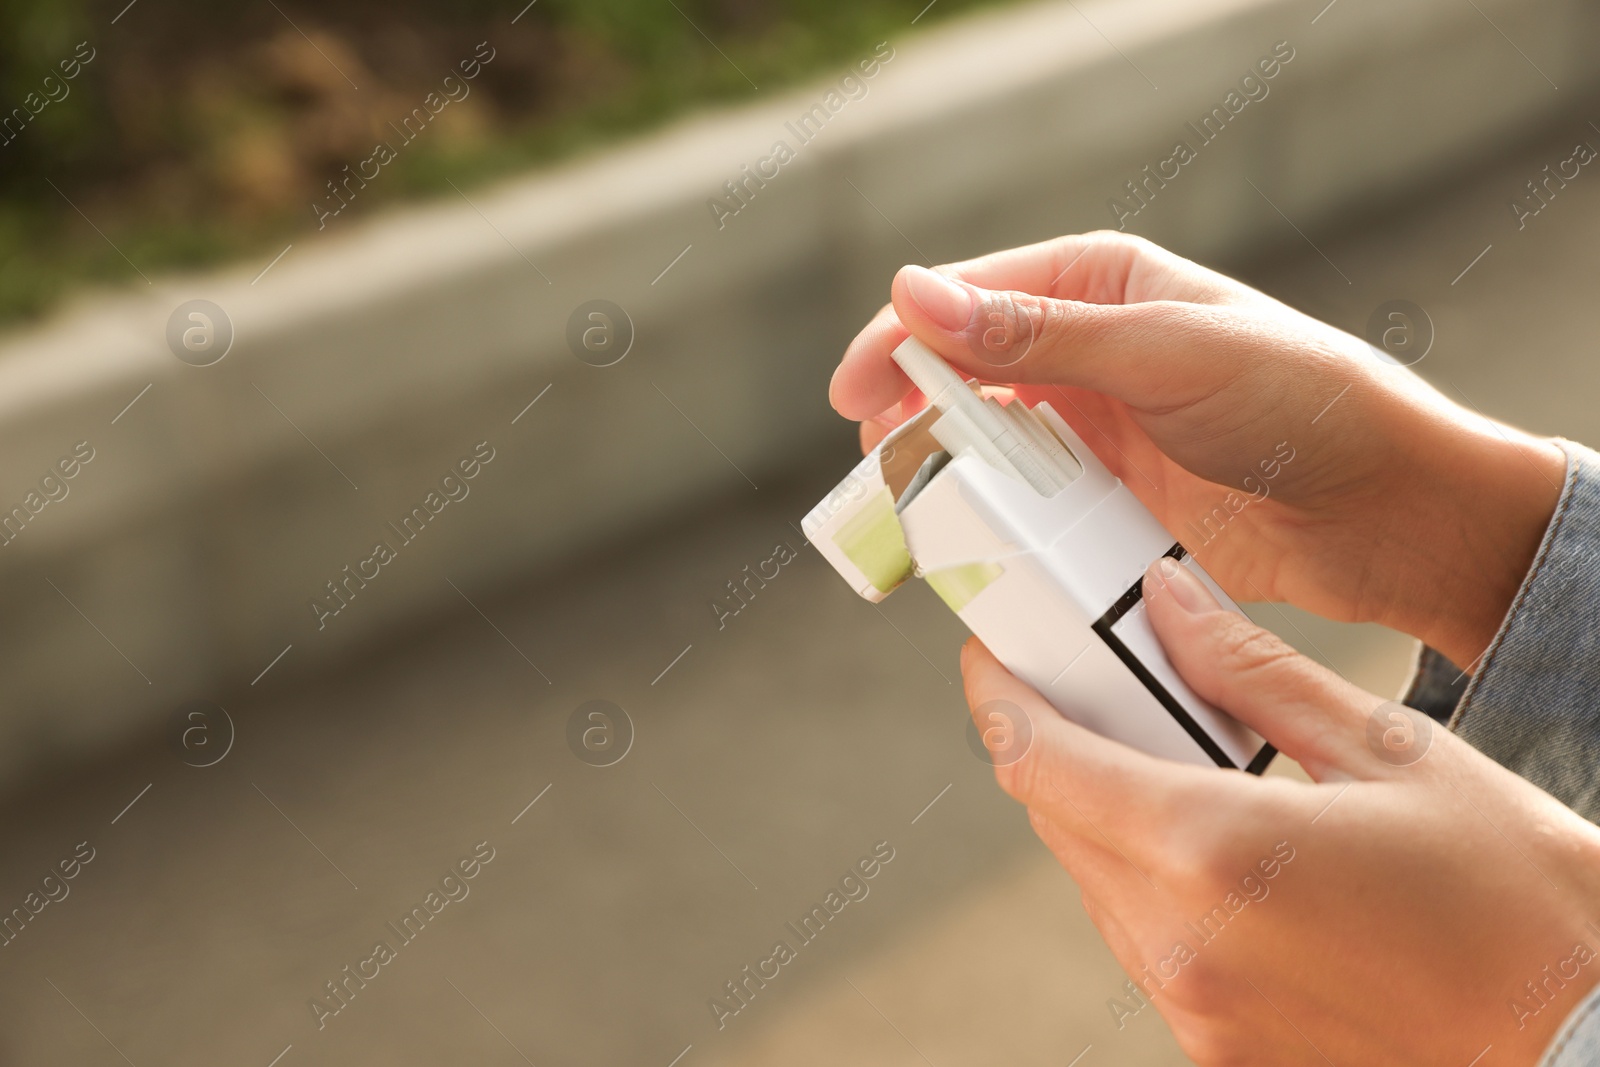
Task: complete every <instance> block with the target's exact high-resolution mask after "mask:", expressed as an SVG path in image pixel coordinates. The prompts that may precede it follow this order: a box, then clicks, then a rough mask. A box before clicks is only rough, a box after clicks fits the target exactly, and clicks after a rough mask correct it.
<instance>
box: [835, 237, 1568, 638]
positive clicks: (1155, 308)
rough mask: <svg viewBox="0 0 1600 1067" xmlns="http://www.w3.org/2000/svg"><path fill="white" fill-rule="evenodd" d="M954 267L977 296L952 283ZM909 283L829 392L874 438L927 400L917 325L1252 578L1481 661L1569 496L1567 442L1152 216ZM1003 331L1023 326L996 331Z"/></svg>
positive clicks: (1182, 533) (1223, 580)
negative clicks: (1206, 261)
mask: <svg viewBox="0 0 1600 1067" xmlns="http://www.w3.org/2000/svg"><path fill="white" fill-rule="evenodd" d="M941 277H942V278H946V279H950V280H951V282H950V283H949V284H953V285H954V286H955V287H956V292H957V294H960V295H961V296H964V297H965V299H966V301H967V303H968V307H967V308H966V309H962V308H960V307H959V306H955V307H954V308H953V309H952V308H951V307H950V301H949V299H948V297H941V294H940V292H939V289H940V286H941V282H940V278H941ZM914 289H915V290H916V292H914V291H913V290H914ZM892 295H893V303H892V304H890V305H889V306H887V307H885V308H884V309H883V310H882V311H880V312H879V313H878V315H877V316H876V317H875V318H874V319H873V320H872V322H870V323H869V324H868V325H867V326H866V328H865V329H863V330H862V331H861V333H860V334H859V335H858V336H857V337H856V339H855V340H854V341H853V342H852V343H851V344H850V346H849V348H848V349H847V350H846V352H845V356H844V359H843V361H842V362H841V363H840V365H839V368H838V370H837V371H836V372H835V373H834V377H833V384H832V388H831V390H830V397H831V400H832V402H833V406H834V407H835V408H836V409H837V410H838V411H839V413H840V414H841V415H844V416H845V417H846V418H850V419H855V420H858V421H861V422H863V423H864V424H865V425H864V428H863V442H864V443H869V444H870V443H872V442H875V441H876V440H877V439H879V438H881V437H882V435H883V433H885V432H887V429H888V428H889V427H892V426H894V425H895V424H896V423H897V422H899V421H900V420H901V419H902V418H904V417H906V416H908V415H910V414H911V413H913V412H914V411H916V410H918V409H919V408H920V406H921V405H922V403H923V401H922V398H921V396H920V394H915V393H913V391H912V388H911V383H910V382H909V380H907V379H906V377H905V376H904V375H903V374H902V373H901V372H900V369H899V368H898V367H896V366H895V365H894V363H893V361H892V360H891V359H890V356H889V353H890V352H891V351H892V350H893V349H894V347H895V346H896V345H897V344H899V343H900V341H901V340H903V339H904V338H905V337H906V335H907V333H908V332H914V333H915V334H916V335H917V336H918V337H919V338H921V339H922V340H923V341H924V342H926V343H927V344H928V345H929V346H930V347H932V348H933V349H934V350H935V351H937V352H939V353H940V354H941V355H943V356H944V357H945V358H946V359H947V360H948V361H949V362H950V364H951V365H952V366H954V367H956V368H957V369H958V370H960V371H964V372H965V373H967V374H969V375H972V376H976V377H979V378H981V379H983V380H987V381H998V382H1001V383H1005V384H1011V385H1014V386H1015V388H1016V391H1017V393H1018V394H1019V395H1020V396H1021V397H1022V398H1023V399H1024V400H1025V401H1027V402H1028V403H1029V404H1032V403H1035V402H1037V401H1039V400H1046V401H1049V402H1050V403H1051V406H1053V407H1055V408H1056V410H1057V411H1058V412H1059V413H1060V414H1061V416H1062V417H1063V418H1065V419H1066V420H1067V421H1068V422H1069V423H1071V424H1072V427H1073V429H1075V430H1076V431H1078V433H1079V435H1080V436H1082V437H1083V439H1084V441H1085V442H1087V443H1088V445H1089V447H1090V448H1092V449H1093V450H1094V451H1095V454H1096V455H1097V456H1098V457H1099V458H1100V459H1101V461H1102V462H1104V463H1105V464H1106V466H1108V467H1109V468H1111V471H1112V472H1113V473H1114V474H1116V475H1117V476H1118V477H1119V478H1121V479H1122V481H1123V482H1124V483H1125V484H1126V485H1127V486H1128V487H1129V489H1131V490H1132V491H1133V492H1134V494H1136V495H1137V496H1138V497H1139V499H1140V500H1142V501H1143V502H1144V504H1145V505H1146V506H1147V507H1149V508H1150V510H1151V511H1152V512H1153V513H1154V514H1155V516H1156V518H1158V519H1160V520H1161V522H1162V524H1163V525H1165V526H1166V527H1167V529H1168V530H1170V531H1172V532H1173V533H1174V534H1176V535H1178V536H1179V538H1180V539H1181V540H1184V541H1185V547H1186V548H1188V549H1189V550H1190V551H1191V552H1193V553H1194V554H1195V556H1196V557H1197V558H1198V559H1199V560H1200V562H1201V563H1202V565H1203V566H1204V567H1205V568H1206V570H1207V571H1208V572H1209V573H1210V574H1211V575H1212V576H1213V577H1214V578H1216V580H1217V581H1218V582H1219V583H1220V584H1221V585H1222V587H1223V588H1224V589H1226V590H1227V591H1228V592H1229V594H1231V595H1232V596H1234V597H1235V598H1236V599H1239V600H1273V601H1286V602H1289V603H1292V604H1296V605H1298V606H1300V607H1303V608H1305V609H1307V610H1308V611H1312V612H1315V613H1317V614H1319V615H1323V616H1325V617H1328V618H1332V619H1339V620H1343V621H1352V622H1377V623H1382V624H1384V625H1386V626H1389V627H1391V628H1393V629H1396V630H1400V631H1402V632H1404V633H1409V634H1413V635H1415V636H1417V637H1420V638H1422V639H1423V640H1424V641H1427V642H1428V643H1429V644H1430V645H1432V646H1433V647H1434V648H1437V649H1439V650H1440V651H1441V652H1443V653H1444V654H1445V655H1447V656H1449V657H1450V659H1451V660H1452V661H1454V662H1455V663H1457V664H1460V665H1462V666H1467V667H1470V666H1471V665H1473V664H1475V662H1476V661H1477V659H1478V657H1479V656H1480V655H1481V654H1482V653H1483V650H1484V649H1485V648H1486V647H1487V646H1488V643H1489V641H1490V639H1491V638H1492V637H1493V636H1494V633H1495V631H1496V629H1497V628H1498V627H1499V625H1500V621H1501V619H1503V618H1504V616H1505V613H1506V608H1507V606H1508V605H1509V604H1510V602H1511V599H1512V597H1513V596H1515V594H1516V591H1517V588H1518V586H1519V585H1520V583H1521V580H1522V576H1523V575H1524V574H1526V573H1527V570H1528V567H1529V565H1530V564H1531V563H1532V560H1533V556H1534V553H1535V551H1536V550H1537V548H1538V545H1539V540H1540V537H1541V536H1542V534H1543V532H1544V528H1545V526H1546V524H1547V523H1548V521H1549V518H1550V515H1551V514H1552V512H1553V511H1554V508H1555V504H1556V501H1557V499H1558V497H1559V496H1560V487H1561V484H1562V479H1563V477H1564V474H1565V469H1566V461H1565V457H1564V456H1563V454H1562V452H1561V450H1560V449H1559V448H1558V447H1556V445H1555V444H1554V443H1552V442H1550V441H1548V440H1544V439H1540V438H1536V437H1533V436H1531V435H1528V434H1525V433H1523V432H1521V431H1519V430H1516V429H1513V428H1511V427H1508V426H1504V425H1501V424H1499V423H1495V422H1492V421H1490V420H1489V419H1487V418H1485V417H1483V416H1481V415H1479V414H1477V413H1476V412H1474V411H1470V410H1467V409H1464V408H1462V407H1460V406H1459V405H1456V404H1454V403H1452V402H1450V401H1449V400H1447V399H1445V398H1444V397H1443V396H1441V395H1440V394H1439V393H1438V392H1436V391H1435V390H1434V389H1433V388H1432V387H1430V386H1429V385H1428V384H1427V383H1425V382H1423V381H1422V380H1421V379H1420V378H1418V377H1417V376H1416V375H1415V374H1413V373H1411V372H1410V371H1408V370H1406V369H1405V368H1402V367H1397V366H1394V365H1391V364H1388V363H1385V362H1383V361H1382V360H1379V359H1378V358H1376V357H1375V356H1374V355H1373V353H1372V351H1371V349H1369V348H1368V346H1367V345H1366V344H1365V343H1364V342H1362V341H1360V340H1358V339H1356V338H1354V337H1351V336H1350V335H1349V334H1346V333H1344V332H1342V331H1340V330H1336V329H1334V328H1333V327H1331V326H1328V325H1326V324H1324V323H1321V322H1318V321H1317V320H1315V319H1312V318H1310V317H1308V316H1306V315H1303V314H1301V313H1300V312H1298V311H1295V310H1294V309H1293V308H1290V307H1288V306H1286V305H1284V304H1282V303H1280V302H1278V301H1276V300H1273V299H1272V298H1270V297H1268V296H1266V295H1264V294H1262V293H1259V292H1257V291H1256V290H1254V289H1251V288H1250V287H1248V286H1246V285H1242V284H1240V283H1239V282H1236V281H1234V280H1232V279H1230V278H1227V277H1225V276H1223V275H1221V274H1218V273H1216V272H1214V271H1210V270H1207V269H1205V268H1203V267H1200V266H1198V265H1196V264H1194V263H1190V262H1189V261H1187V260H1185V259H1182V258H1180V257H1178V256H1175V255H1173V254H1172V253H1170V252H1167V251H1165V250H1163V249H1161V248H1159V247H1157V246H1155V245H1153V244H1151V243H1150V242H1148V241H1145V240H1143V239H1141V238H1137V237H1131V236H1128V235H1126V234H1120V233H1114V232H1102V233H1091V234H1085V235H1078V236H1070V237H1062V238H1058V239H1056V240H1054V241H1048V242H1045V243H1043V244H1038V245H1031V246H1028V247H1025V248H1018V249H1013V250H1011V251H1007V252H999V253H996V254H994V255H990V256H984V257H982V258H980V259H974V260H969V261H967V262H965V263H957V264H953V265H950V266H945V267H940V268H939V270H938V275H937V276H936V275H934V274H933V273H931V272H929V271H926V270H924V269H922V268H920V267H905V268H903V269H902V270H901V271H900V273H899V274H898V275H896V277H895V279H894V285H893V288H892ZM919 295H920V296H921V300H920V301H919V299H918V296H919ZM930 310H932V311H933V312H934V314H930ZM941 312H943V315H942V316H941ZM941 317H944V322H942V323H941V321H940V318H941ZM1002 333H1003V334H1004V335H1005V336H1006V337H1009V338H1011V339H1012V344H1011V345H1010V346H1009V347H1008V346H1006V345H1004V344H1003V343H1002V344H1001V345H1000V346H998V347H999V348H1000V349H1001V350H1000V351H999V352H996V351H995V347H996V346H995V345H993V343H992V342H993V341H994V339H995V338H997V337H999V336H1000V334H1002ZM1030 339H1031V340H1030ZM986 340H987V341H989V342H991V343H990V344H986V343H985V342H986ZM997 364H1003V365H997ZM1330 403H1332V405H1333V406H1332V407H1329V406H1328V405H1329V404H1330ZM1280 443H1287V445H1288V446H1289V447H1290V448H1292V449H1293V451H1294V456H1295V458H1294V460H1293V461H1292V462H1290V463H1288V464H1286V465H1284V466H1283V468H1282V470H1281V471H1280V472H1279V473H1278V475H1277V477H1276V478H1274V479H1273V480H1272V481H1271V484H1270V495H1269V496H1268V498H1267V499H1265V500H1261V501H1259V502H1257V503H1252V504H1250V505H1249V506H1248V507H1246V508H1244V509H1243V510H1242V511H1241V512H1239V513H1238V514H1237V515H1236V516H1235V517H1233V518H1232V519H1231V521H1229V522H1228V523H1227V524H1226V526H1225V528H1224V532H1223V533H1222V534H1221V535H1220V536H1217V537H1216V538H1215V539H1214V540H1212V541H1210V542H1209V543H1200V541H1201V539H1199V538H1195V537H1194V536H1193V530H1194V529H1196V528H1201V527H1202V525H1203V523H1204V522H1205V520H1206V517H1207V516H1208V515H1212V514H1214V509H1216V508H1218V507H1226V504H1225V500H1226V497H1227V494H1228V492H1229V491H1230V490H1231V491H1234V492H1235V493H1236V494H1237V496H1238V497H1243V496H1247V495H1250V489H1251V488H1252V487H1253V486H1255V485H1259V484H1261V483H1260V481H1259V477H1260V464H1261V463H1262V462H1263V461H1269V460H1271V459H1272V457H1273V456H1274V455H1275V452H1276V451H1277V450H1278V448H1279V445H1280ZM1251 476H1254V477H1255V479H1256V481H1254V482H1252V483H1250V485H1247V483H1246V481H1245V479H1246V478H1247V477H1251ZM1257 495H1259V493H1257ZM1484 500H1493V501H1494V502H1495V506H1494V507H1493V508H1484V507H1482V506H1481V503H1482V501H1484ZM1190 524H1194V526H1193V527H1191V525H1190Z"/></svg>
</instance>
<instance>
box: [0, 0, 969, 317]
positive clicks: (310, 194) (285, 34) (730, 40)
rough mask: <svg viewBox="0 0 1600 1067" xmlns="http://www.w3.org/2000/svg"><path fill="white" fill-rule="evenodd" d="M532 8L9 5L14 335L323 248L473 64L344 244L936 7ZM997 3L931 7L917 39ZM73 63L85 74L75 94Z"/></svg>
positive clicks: (771, 3)
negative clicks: (330, 219)
mask: <svg viewBox="0 0 1600 1067" xmlns="http://www.w3.org/2000/svg"><path fill="white" fill-rule="evenodd" d="M524 2H525V0H507V2H494V3H490V2H489V0H451V2H449V3H443V2H438V0H435V2H434V3H431V4H430V3H424V2H422V0H324V2H323V3H320V4H317V3H309V2H306V0H275V2H268V3H250V4H241V5H234V4H216V3H207V2H204V0H136V2H135V3H134V4H133V5H132V6H127V0H104V2H102V0H5V2H4V5H3V6H0V121H3V120H7V119H9V122H10V125H9V126H4V127H0V257H3V258H0V318H15V317H18V316H21V315H29V314H34V313H37V312H38V311H40V310H41V309H43V308H45V307H46V306H47V305H48V304H49V303H50V302H51V301H52V300H54V299H55V298H57V297H58V296H59V295H60V294H61V293H62V292H63V291H65V290H66V289H68V288H70V287H72V286H73V285H75V284H81V283H83V282H85V281H103V282H117V281H123V280H126V279H128V278H137V277H138V275H137V274H136V272H135V268H134V266H133V264H138V269H139V270H142V271H143V272H144V273H145V274H151V273H154V272H155V271H157V270H160V269H162V268H170V267H187V266H197V265H201V264H206V263H212V262H216V261H218V260H220V259H222V258H224V257H229V256H235V255H240V254H245V253H259V252H261V251H263V250H270V249H272V248H273V247H274V246H277V245H279V244H280V243H281V242H283V241H287V240H293V239H295V235H296V234H303V233H305V232H307V230H308V227H309V228H310V230H311V232H314V231H315V226H314V222H315V218H314V213H313V212H312V210H311V208H310V204H311V202H312V200H314V199H316V198H318V197H319V196H322V195H325V194H326V193H327V184H326V183H327V182H328V181H330V180H331V179H334V178H336V177H338V176H340V175H341V173H342V168H344V167H345V166H346V165H351V166H354V165H355V164H356V162H357V161H358V160H362V159H365V158H367V157H368V156H369V155H370V154H371V153H372V149H373V145H374V144H375V142H376V141H378V140H380V139H384V138H388V139H390V140H393V138H392V137H391V136H390V134H389V132H388V131H389V129H390V125H389V124H390V123H392V122H395V121H398V120H399V119H400V118H401V117H402V116H404V115H406V114H408V113H409V112H410V111H411V109H412V108H414V107H416V106H418V105H419V104H420V103H421V101H422V98H423V97H424V96H426V95H427V94H428V93H429V92H430V91H434V90H437V89H438V88H439V86H440V83H441V81H442V80H443V78H444V77H445V75H447V74H449V73H451V72H452V71H454V70H455V68H456V65H457V64H458V63H459V62H460V61H461V60H463V59H466V58H468V57H470V56H471V55H472V54H473V51H474V49H475V48H476V47H477V45H478V43H479V42H481V41H485V40H487V41H488V42H489V43H490V45H491V46H492V47H493V48H494V49H495V58H494V61H493V62H492V63H490V64H489V65H487V66H485V67H484V68H483V72H482V74H481V76H480V77H479V78H477V79H476V80H475V81H474V82H473V83H472V92H471V95H470V96H468V97H467V98H466V99H465V100H463V101H461V102H460V103H456V104H451V105H450V106H449V107H448V108H446V110H445V111H444V112H443V113H441V114H440V116H439V120H438V122H437V125H436V126H429V128H428V130H427V132H426V133H425V135H423V136H419V137H418V138H417V139H416V141H415V142H414V144H413V145H411V146H408V147H407V148H406V149H405V150H404V151H403V152H401V153H400V156H399V158H398V159H397V160H396V161H395V162H394V163H393V164H390V165H388V166H386V167H384V168H383V174H384V177H383V178H382V180H381V181H373V182H372V183H371V185H370V187H368V188H367V189H364V190H363V191H362V192H361V195H360V198H359V201H358V202H357V203H354V204H352V207H351V211H350V212H349V213H348V214H346V215H345V216H344V218H342V219H341V220H340V222H341V224H342V223H343V222H344V221H345V220H346V219H348V218H349V217H350V216H351V215H354V216H356V217H360V216H362V215H365V214H367V213H370V212H371V211H372V210H373V209H374V208H376V207H378V206H379V205H380V204H381V203H383V202H385V201H391V202H392V201H393V200H395V199H397V198H401V197H407V196H418V195H427V194H432V193H436V192H440V191H444V190H448V189H449V186H448V184H447V181H454V182H455V183H456V184H457V185H461V186H466V185H467V184H468V183H471V182H481V181H484V180H486V179H489V178H492V177H495V176H498V175H502V174H507V173H512V172H515V171H517V170H519V169H522V168H526V167H528V166H530V165H533V164H536V163H539V162H543V161H547V160H550V159H553V158H556V157H559V156H563V155H567V154H570V153H572V152H574V151H578V150H581V149H583V148H585V147H587V146H589V145H592V144H595V143H599V142H603V141H605V140H607V139H612V138H615V137H617V136H619V135H621V134H625V133H627V132H630V131H634V130H638V129H641V128H644V127H647V126H650V125H652V124H656V123H659V122H661V121H663V120H665V119H667V118H669V117H671V116H673V115H676V114H679V113H681V112H683V111H684V110H686V109H688V108H691V107H693V106H695V105H698V104H705V103H715V102H728V103H737V102H741V101H747V100H753V99H757V98H759V96H760V95H763V94H765V93H767V92H768V91H769V90H772V89H776V88H781V87H783V86H784V85H787V84H791V83H793V82H795V81H797V80H800V79H804V78H807V77H811V76H815V75H818V74H822V73H824V72H826V71H827V70H828V69H829V68H830V67H833V66H838V65H842V64H844V63H847V62H849V61H852V60H854V59H857V58H860V57H862V56H864V55H866V54H867V53H868V52H870V50H871V48H872V46H873V45H875V44H876V43H877V42H879V41H882V40H886V39H887V40H890V41H891V42H898V41H899V40H900V39H901V38H903V37H904V36H905V35H906V34H907V33H908V32H910V31H911V29H912V27H911V25H910V23H911V20H912V19H913V18H914V17H916V16H917V15H918V14H919V12H922V11H923V8H924V6H925V5H926V3H927V0H536V2H535V3H534V4H532V5H531V6H529V7H528V8H527V9H525V10H524V9H523V7H522V5H523V3H524ZM994 2H1000V0H938V2H937V3H935V4H934V5H933V6H932V7H930V8H928V10H927V11H926V13H925V14H924V15H923V17H922V18H921V19H920V20H919V21H918V22H917V26H918V27H921V26H924V25H926V24H928V23H930V22H932V21H935V20H936V19H939V18H943V17H947V16H949V15H953V14H955V13H957V12H959V11H963V10H968V9H971V8H973V7H977V6H981V5H984V4H986V3H994ZM519 11H521V12H522V13H521V15H520V16H519V15H518V12H519ZM513 19H515V20H516V21H515V23H514V24H513ZM113 20H115V21H113ZM712 41H715V42H716V43H715V44H712V43H711V42H712ZM75 53H76V54H77V55H79V56H83V55H90V54H92V56H93V58H92V59H91V60H90V61H89V62H87V63H85V64H83V65H82V66H81V69H79V70H78V71H77V76H76V77H75V78H71V79H68V78H67V77H66V76H65V75H66V73H67V72H68V71H70V70H71V69H72V66H71V65H72V63H73V60H74V55H75ZM736 66H737V69H735V67H736ZM741 72H742V73H741ZM747 75H748V77H749V78H750V79H751V80H753V81H754V82H755V83H756V84H757V85H759V86H760V87H761V90H760V93H758V92H757V91H756V90H754V89H752V88H751V85H750V83H749V82H747V81H746V76H747ZM90 220H93V221H92V222H90ZM113 242H114V244H115V247H113V246H112V245H113ZM119 250H120V251H119ZM124 256H126V258H124Z"/></svg>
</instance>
